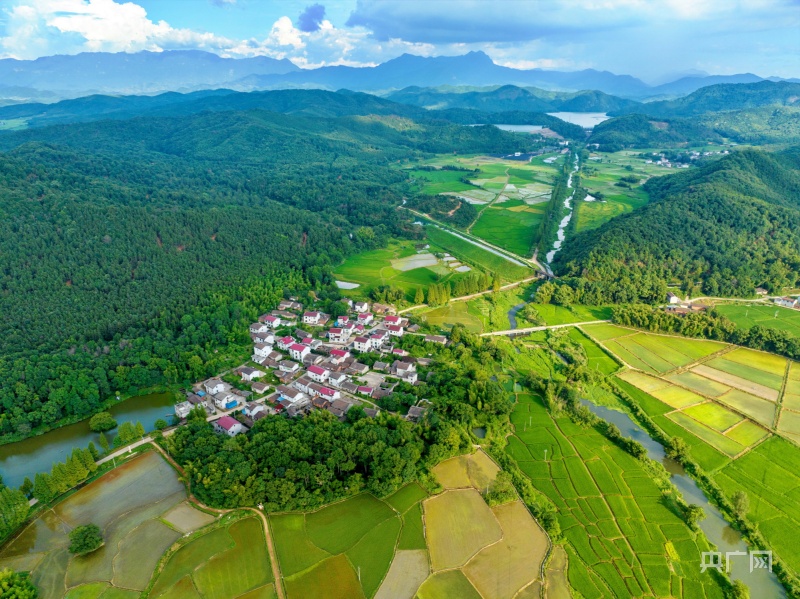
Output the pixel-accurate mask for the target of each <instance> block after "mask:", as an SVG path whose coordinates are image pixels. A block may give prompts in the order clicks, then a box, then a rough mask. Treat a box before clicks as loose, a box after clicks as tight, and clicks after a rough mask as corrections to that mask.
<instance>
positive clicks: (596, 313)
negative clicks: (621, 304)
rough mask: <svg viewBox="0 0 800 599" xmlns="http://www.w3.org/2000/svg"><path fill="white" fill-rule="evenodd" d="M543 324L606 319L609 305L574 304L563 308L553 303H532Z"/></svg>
mask: <svg viewBox="0 0 800 599" xmlns="http://www.w3.org/2000/svg"><path fill="white" fill-rule="evenodd" d="M533 306H534V307H535V308H536V310H537V311H538V312H539V314H540V315H541V317H542V319H543V320H544V322H545V324H547V325H553V324H572V323H575V322H589V321H592V320H608V319H610V318H611V307H610V306H583V305H575V306H570V307H568V308H565V307H564V306H556V305H555V304H533Z"/></svg>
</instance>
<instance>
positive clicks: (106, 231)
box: [0, 110, 535, 437]
mask: <svg viewBox="0 0 800 599" xmlns="http://www.w3.org/2000/svg"><path fill="white" fill-rule="evenodd" d="M531 143H535V142H533V141H532V139H531V138H530V136H521V135H516V134H511V133H506V132H503V131H500V130H498V129H496V128H494V127H462V126H458V125H454V124H450V123H446V122H437V123H419V122H415V121H411V120H409V119H405V118H402V117H396V116H391V117H379V116H358V117H345V118H341V119H323V118H307V117H297V116H289V115H280V114H277V113H272V112H266V111H261V110H256V111H245V112H224V113H223V112H220V113H203V114H197V115H191V116H186V117H173V118H137V119H132V120H128V121H104V122H96V123H82V124H74V125H59V126H53V127H44V128H40V129H32V130H28V131H23V132H15V133H6V134H3V135H0V146H2V148H3V150H5V153H0V225H2V227H3V230H4V231H5V232H6V235H4V236H3V237H2V238H0V313H2V314H3V318H2V319H0V437H2V436H3V435H7V434H11V433H16V434H25V433H26V432H27V431H30V430H31V428H35V427H37V426H39V425H42V424H44V425H49V424H52V423H54V422H57V421H59V420H60V419H62V418H64V417H67V418H75V417H77V416H81V415H87V414H89V413H91V412H92V411H93V410H94V409H96V407H97V406H98V403H99V402H100V401H101V400H103V399H105V398H107V397H109V396H110V395H112V394H114V393H116V392H120V393H127V392H131V391H135V390H136V389H141V388H144V387H146V386H148V385H152V384H155V383H159V382H162V381H163V380H165V379H166V380H171V381H185V380H197V379H198V378H202V377H203V376H204V375H207V374H211V373H214V372H217V371H218V370H219V364H218V360H219V359H220V357H221V354H220V355H217V354H216V353H215V350H216V349H218V348H220V347H224V346H225V345H227V344H228V343H229V342H230V341H232V340H236V339H240V340H245V341H246V340H248V336H247V325H248V323H250V322H252V321H253V319H254V318H256V317H257V315H258V313H259V310H263V309H264V308H265V307H266V306H269V305H272V304H273V303H276V302H277V299H278V298H279V297H280V296H282V295H283V293H284V290H285V289H291V290H297V291H299V292H303V291H304V290H307V289H313V290H315V292H316V293H317V294H318V296H319V297H321V298H323V299H326V298H330V301H331V302H332V303H333V302H335V299H336V298H338V295H336V292H335V288H334V287H333V285H332V280H331V276H330V271H331V270H332V267H333V266H334V265H335V264H337V263H338V262H339V261H341V259H342V258H343V257H344V256H346V255H347V254H349V253H351V252H354V251H359V250H362V249H367V248H372V247H377V246H379V245H380V244H382V243H384V241H385V238H386V235H387V234H388V233H389V232H392V233H395V234H404V232H405V231H407V230H408V229H409V221H408V220H404V219H407V217H405V216H404V214H403V213H402V212H401V211H398V210H397V206H398V205H399V204H400V202H401V198H402V196H403V195H407V194H408V193H410V192H409V190H408V188H407V175H406V174H405V173H403V172H402V171H401V170H400V169H399V168H397V167H396V166H395V164H396V163H397V162H398V161H404V160H405V159H408V158H412V157H417V156H420V155H423V153H424V152H453V151H457V152H467V151H469V152H501V153H509V152H513V151H525V149H526V147H527V146H526V144H531Z"/></svg>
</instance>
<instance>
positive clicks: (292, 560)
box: [270, 514, 330, 576]
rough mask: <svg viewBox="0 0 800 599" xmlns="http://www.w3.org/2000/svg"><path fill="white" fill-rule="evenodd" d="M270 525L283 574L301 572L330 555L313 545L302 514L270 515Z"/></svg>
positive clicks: (288, 574)
mask: <svg viewBox="0 0 800 599" xmlns="http://www.w3.org/2000/svg"><path fill="white" fill-rule="evenodd" d="M270 526H271V529H272V535H273V538H274V539H275V550H276V552H277V554H278V562H280V565H281V572H282V573H283V575H284V576H291V575H292V574H295V573H297V572H301V571H302V570H305V569H307V568H310V567H311V566H313V565H314V564H316V563H319V562H321V561H322V560H323V559H325V558H326V557H330V554H329V553H328V552H327V551H323V550H322V549H320V548H319V547H317V546H316V545H314V544H313V543H312V542H311V540H310V539H309V538H308V535H307V534H306V518H305V515H304V514H280V515H275V516H270Z"/></svg>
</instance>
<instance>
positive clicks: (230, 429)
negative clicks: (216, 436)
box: [214, 416, 247, 437]
mask: <svg viewBox="0 0 800 599" xmlns="http://www.w3.org/2000/svg"><path fill="white" fill-rule="evenodd" d="M214 430H215V431H216V432H218V433H223V434H225V435H228V436H229V437H235V436H236V435H239V434H241V433H243V432H245V431H246V430H247V427H245V425H244V424H242V423H241V422H239V421H238V420H236V419H235V418H231V417H230V416H223V417H222V418H220V419H219V420H217V421H216V422H214Z"/></svg>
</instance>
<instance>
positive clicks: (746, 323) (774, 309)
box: [714, 304, 800, 337]
mask: <svg viewBox="0 0 800 599" xmlns="http://www.w3.org/2000/svg"><path fill="white" fill-rule="evenodd" d="M714 313H715V314H719V315H720V316H724V317H725V318H727V319H728V320H730V321H731V322H732V323H734V324H735V325H736V326H737V327H738V328H740V329H743V330H749V329H751V328H752V327H754V326H756V325H758V326H760V327H764V328H767V329H776V330H780V331H786V332H787V333H789V334H791V335H793V336H795V337H800V312H798V311H797V310H792V309H790V308H781V307H780V306H765V305H758V304H749V305H737V304H720V305H718V306H714Z"/></svg>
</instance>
